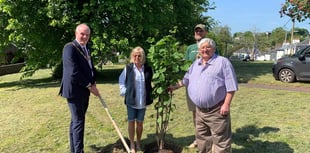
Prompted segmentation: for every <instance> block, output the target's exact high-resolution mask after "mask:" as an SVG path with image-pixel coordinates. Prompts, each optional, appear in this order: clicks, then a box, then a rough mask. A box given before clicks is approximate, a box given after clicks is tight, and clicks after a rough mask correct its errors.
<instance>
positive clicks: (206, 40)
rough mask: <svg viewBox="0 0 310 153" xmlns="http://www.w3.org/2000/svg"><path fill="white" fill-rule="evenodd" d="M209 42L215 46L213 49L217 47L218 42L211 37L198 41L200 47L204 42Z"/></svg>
mask: <svg viewBox="0 0 310 153" xmlns="http://www.w3.org/2000/svg"><path fill="white" fill-rule="evenodd" d="M206 42H207V43H209V45H210V46H211V47H212V48H213V49H216V43H215V41H214V40H213V39H210V38H203V39H201V40H200V41H199V43H198V48H200V46H201V45H202V44H204V43H206Z"/></svg>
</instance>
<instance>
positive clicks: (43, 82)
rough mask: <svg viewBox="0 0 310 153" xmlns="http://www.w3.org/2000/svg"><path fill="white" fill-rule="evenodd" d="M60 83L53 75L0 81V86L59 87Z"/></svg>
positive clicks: (19, 87) (20, 87) (18, 87)
mask: <svg viewBox="0 0 310 153" xmlns="http://www.w3.org/2000/svg"><path fill="white" fill-rule="evenodd" d="M59 85H60V81H58V80H56V79H53V78H52V77H49V78H41V79H25V80H19V81H12V82H4V83H0V88H9V87H14V86H16V87H17V89H14V90H18V89H23V88H49V87H57V86H59Z"/></svg>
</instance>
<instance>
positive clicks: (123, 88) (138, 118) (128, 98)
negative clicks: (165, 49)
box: [119, 46, 153, 153]
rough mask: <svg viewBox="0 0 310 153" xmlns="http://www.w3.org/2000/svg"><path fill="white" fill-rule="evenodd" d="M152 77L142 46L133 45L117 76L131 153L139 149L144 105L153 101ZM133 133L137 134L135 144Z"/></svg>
mask: <svg viewBox="0 0 310 153" xmlns="http://www.w3.org/2000/svg"><path fill="white" fill-rule="evenodd" d="M152 77H153V70H152V68H151V67H150V66H148V65H147V64H146V63H145V53H144V50H143V48H141V47H139V46H138V47H135V48H134V49H133V50H132V51H131V54H130V63H129V64H127V65H126V67H125V68H124V70H123V72H122V73H121V75H120V76H119V85H120V95H121V96H125V104H126V106H127V115H128V133H129V139H130V148H131V151H132V152H133V153H134V152H136V151H137V150H140V142H141V136H142V131H143V120H144V115H145V111H146V106H147V105H150V104H152V103H153V99H152V97H151V95H152V85H151V81H152ZM135 134H136V136H137V141H136V145H135V142H134V137H135Z"/></svg>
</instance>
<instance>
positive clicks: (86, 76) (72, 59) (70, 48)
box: [59, 40, 96, 98]
mask: <svg viewBox="0 0 310 153" xmlns="http://www.w3.org/2000/svg"><path fill="white" fill-rule="evenodd" d="M77 48H79V49H80V50H78V49H77ZM80 51H81V52H80ZM81 53H83V50H82V48H81V47H80V45H79V43H78V42H77V41H76V40H74V41H73V42H71V43H67V44H66V45H65V47H64V49H63V54H62V62H63V76H62V81H61V87H60V91H59V94H60V95H61V96H63V97H65V98H80V97H85V96H89V95H90V92H89V90H88V89H87V87H86V86H87V85H88V84H89V83H91V84H94V83H95V75H96V74H95V68H94V64H93V62H91V65H92V69H91V68H90V66H89V64H88V61H87V59H85V56H83V55H82V54H81ZM92 72H93V76H92Z"/></svg>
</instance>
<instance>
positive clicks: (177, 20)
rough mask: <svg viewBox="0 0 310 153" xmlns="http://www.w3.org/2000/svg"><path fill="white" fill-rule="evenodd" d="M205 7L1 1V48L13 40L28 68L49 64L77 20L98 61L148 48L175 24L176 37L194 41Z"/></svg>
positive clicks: (193, 1)
mask: <svg viewBox="0 0 310 153" xmlns="http://www.w3.org/2000/svg"><path fill="white" fill-rule="evenodd" d="M208 9H212V8H211V7H210V4H209V2H208V1H205V0H178V1H170V0H156V1H155V0H143V1H140V0H122V1H114V0H82V1H75V0H27V1H25V0H0V26H1V28H2V29H4V30H3V32H2V33H3V34H2V36H1V37H0V40H1V43H0V49H3V48H4V47H5V46H7V45H8V44H15V45H16V46H17V47H18V48H19V50H21V51H22V53H23V56H25V57H26V58H27V59H26V61H27V68H29V69H34V70H36V69H39V68H41V67H43V66H46V65H50V66H53V65H55V64H57V63H58V62H59V61H60V58H61V52H62V48H63V46H64V44H65V43H67V42H69V41H72V40H73V39H74V29H75V27H76V25H77V24H79V23H86V24H88V25H89V26H90V28H91V31H92V33H91V42H90V44H91V48H92V49H93V56H94V57H95V58H96V62H99V61H101V60H103V59H104V58H110V57H111V55H112V54H114V53H115V52H120V53H127V52H129V51H130V48H131V47H134V46H136V45H140V46H142V47H144V48H148V47H149V44H148V43H147V41H146V40H147V38H149V37H151V38H154V39H155V40H159V39H160V38H162V37H163V36H165V35H168V34H169V30H170V29H174V27H177V30H178V32H177V33H176V34H175V37H176V38H177V39H178V40H179V41H180V42H183V43H189V42H191V43H192V42H193V36H192V32H193V31H192V29H193V27H194V26H195V25H196V24H197V23H206V21H207V20H208V17H204V16H202V13H203V12H207V11H208Z"/></svg>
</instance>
